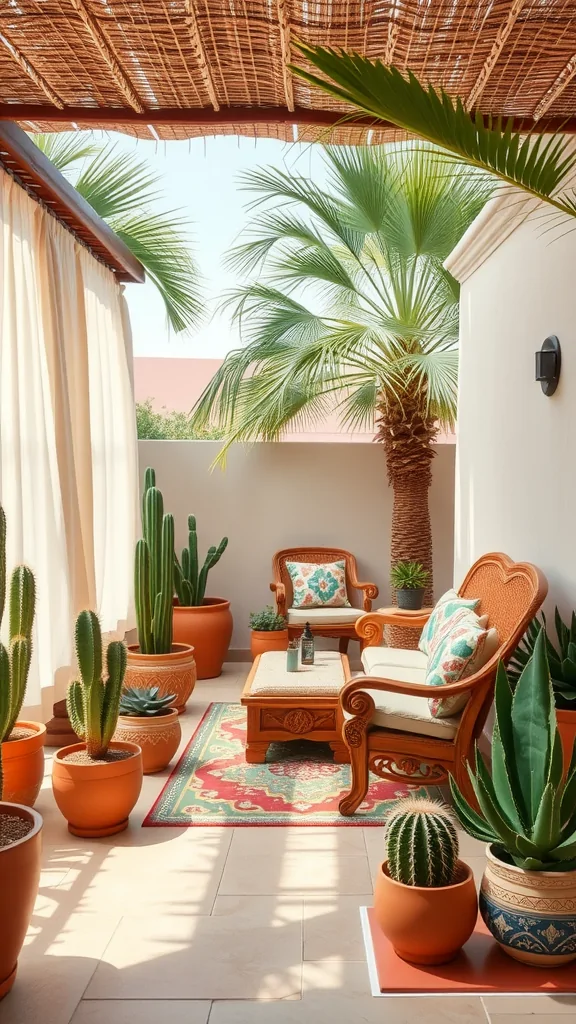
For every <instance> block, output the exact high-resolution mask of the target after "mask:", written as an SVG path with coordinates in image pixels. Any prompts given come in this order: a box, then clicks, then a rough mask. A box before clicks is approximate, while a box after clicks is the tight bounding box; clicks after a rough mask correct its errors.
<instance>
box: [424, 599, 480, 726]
mask: <svg viewBox="0 0 576 1024" xmlns="http://www.w3.org/2000/svg"><path fill="white" fill-rule="evenodd" d="M487 636H488V630H487V629H485V628H483V627H482V626H481V625H480V623H479V621H478V616H477V615H474V613H473V612H468V614H467V615H465V616H461V617H460V620H459V621H458V622H457V623H456V624H455V625H454V626H453V627H452V629H450V630H449V632H448V633H446V634H445V635H444V637H443V638H442V640H440V641H439V643H437V644H436V646H435V648H434V651H433V652H432V653H431V654H430V655H429V657H428V665H427V667H426V683H427V685H428V686H446V685H447V684H448V683H458V682H460V680H461V679H465V678H466V676H469V675H472V673H473V672H474V671H475V670H476V668H477V667H479V665H480V659H481V658H482V653H483V648H484V644H485V643H486V638H487ZM469 696H470V694H469V693H462V694H457V695H456V696H453V697H444V699H442V698H441V697H430V698H429V700H428V707H429V708H430V714H431V715H432V717H433V718H447V717H449V716H450V715H456V714H458V712H459V711H461V710H462V708H463V707H464V705H465V704H466V703H467V701H468V698H469Z"/></svg>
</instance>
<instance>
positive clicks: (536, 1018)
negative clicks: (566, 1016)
mask: <svg viewBox="0 0 576 1024" xmlns="http://www.w3.org/2000/svg"><path fill="white" fill-rule="evenodd" d="M559 1019H561V1018H559V1017H558V1015H557V1014H556V1013H539V1012H538V1009H537V1008H536V1009H535V1010H534V1013H518V1014H516V1013H510V1014H508V1013H504V1014H495V1015H494V1016H491V1017H490V1024H555V1022H557V1021H558V1020H559Z"/></svg>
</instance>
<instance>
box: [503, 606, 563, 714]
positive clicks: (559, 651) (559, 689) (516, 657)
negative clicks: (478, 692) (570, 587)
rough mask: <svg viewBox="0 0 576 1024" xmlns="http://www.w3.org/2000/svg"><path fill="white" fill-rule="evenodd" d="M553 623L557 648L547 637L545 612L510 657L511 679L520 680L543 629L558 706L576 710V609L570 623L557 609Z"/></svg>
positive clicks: (529, 629)
mask: <svg viewBox="0 0 576 1024" xmlns="http://www.w3.org/2000/svg"><path fill="white" fill-rule="evenodd" d="M554 626H555V630H556V637H557V640H558V648H556V647H555V646H554V644H553V643H552V641H551V639H550V637H549V636H548V623H547V622H546V616H545V615H544V613H542V621H540V619H538V618H536V619H532V622H531V623H530V625H529V626H528V629H527V630H526V633H525V634H524V637H523V638H522V640H521V641H520V643H519V644H518V647H517V648H516V650H515V651H514V654H513V655H512V658H511V659H510V663H509V665H508V678H509V679H510V680H511V681H512V683H516V682H517V681H518V679H519V678H520V674H521V672H522V669H523V668H524V667H525V666H526V665H527V664H528V660H529V658H530V657H531V655H532V654H533V652H534V644H535V643H536V637H537V636H538V634H539V633H540V631H541V630H543V631H544V634H545V636H546V653H547V655H548V664H549V666H550V675H551V677H552V689H553V690H554V700H555V703H556V707H557V708H562V709H563V710H569V711H570V710H576V703H575V702H576V612H572V619H571V621H570V626H567V625H566V623H565V622H564V621H563V619H562V617H561V615H560V612H559V611H558V609H557V608H556V609H555V611H554Z"/></svg>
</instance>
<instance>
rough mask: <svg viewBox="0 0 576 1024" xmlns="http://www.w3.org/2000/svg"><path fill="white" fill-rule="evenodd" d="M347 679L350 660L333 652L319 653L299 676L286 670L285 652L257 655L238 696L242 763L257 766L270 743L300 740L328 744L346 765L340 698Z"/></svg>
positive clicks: (337, 761)
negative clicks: (243, 714) (243, 716)
mask: <svg viewBox="0 0 576 1024" xmlns="http://www.w3.org/2000/svg"><path fill="white" fill-rule="evenodd" d="M349 679H350V665H349V663H348V658H347V656H346V655H345V654H339V653H338V652H337V651H317V652H316V656H315V659H314V665H301V666H300V669H299V671H298V672H287V671H286V652H285V651H268V652H267V653H266V654H261V655H259V656H258V657H257V658H256V660H255V662H254V664H253V666H252V668H251V670H250V674H249V676H248V678H247V680H246V685H245V686H244V690H243V693H242V704H244V705H245V707H246V711H247V727H246V760H247V761H248V762H249V763H250V764H261V763H262V762H263V761H264V760H265V759H266V751H267V750H268V747H269V745H270V743H274V742H286V740H296V739H303V740H317V741H318V743H329V744H330V747H331V748H332V750H333V751H334V761H335V762H336V763H337V764H348V763H349V761H350V755H349V752H348V747H347V746H346V744H345V743H344V740H343V739H342V724H343V719H342V712H341V710H340V705H339V700H338V698H339V694H340V690H341V689H342V687H343V686H344V684H345V683H347V682H348V680H349Z"/></svg>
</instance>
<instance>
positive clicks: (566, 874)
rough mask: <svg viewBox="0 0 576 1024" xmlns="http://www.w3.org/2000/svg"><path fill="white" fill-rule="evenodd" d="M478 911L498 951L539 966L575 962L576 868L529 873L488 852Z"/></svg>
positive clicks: (490, 850)
mask: <svg viewBox="0 0 576 1024" xmlns="http://www.w3.org/2000/svg"><path fill="white" fill-rule="evenodd" d="M486 857H487V863H486V869H485V871H484V877H483V879H482V885H481V887H480V913H481V914H482V918H483V920H484V923H485V925H486V927H487V928H488V929H489V931H490V932H491V933H492V935H493V936H494V938H495V939H496V942H497V943H498V944H499V946H500V949H502V950H503V952H504V953H507V954H508V956H511V957H514V959H515V960H521V961H522V963H525V964H532V965H533V966H535V967H560V966H562V965H563V964H569V963H572V961H574V960H576V871H525V870H524V868H517V867H516V865H515V864H505V863H504V862H503V861H501V860H499V858H498V857H497V856H496V855H495V853H494V847H490V846H489V847H488V849H487V850H486Z"/></svg>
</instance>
